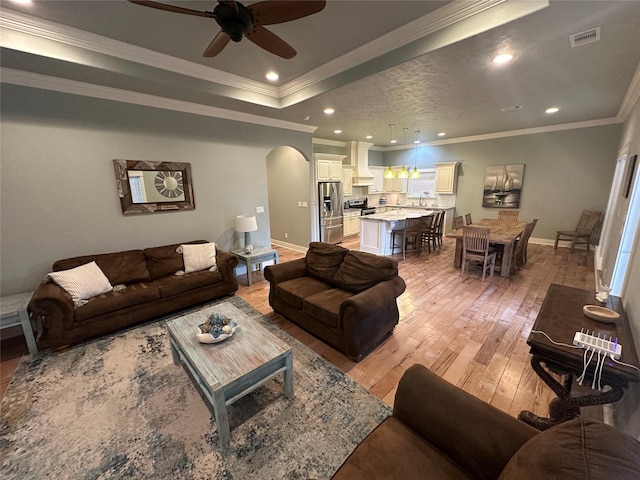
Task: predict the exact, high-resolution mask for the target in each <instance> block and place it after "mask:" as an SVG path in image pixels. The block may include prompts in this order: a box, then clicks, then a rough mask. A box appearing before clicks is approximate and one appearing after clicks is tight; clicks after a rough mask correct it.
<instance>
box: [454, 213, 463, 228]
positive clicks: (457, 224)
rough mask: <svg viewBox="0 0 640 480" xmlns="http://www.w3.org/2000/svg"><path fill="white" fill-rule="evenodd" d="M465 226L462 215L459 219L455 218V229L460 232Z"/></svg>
mask: <svg viewBox="0 0 640 480" xmlns="http://www.w3.org/2000/svg"><path fill="white" fill-rule="evenodd" d="M463 226H464V220H463V219H462V215H460V216H459V217H453V229H454V230H460V229H461V228H462V227H463Z"/></svg>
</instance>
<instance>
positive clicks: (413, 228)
mask: <svg viewBox="0 0 640 480" xmlns="http://www.w3.org/2000/svg"><path fill="white" fill-rule="evenodd" d="M421 221H422V217H416V218H407V219H406V220H405V221H404V225H403V226H402V227H400V228H397V229H394V230H391V255H393V253H394V251H395V249H396V248H400V249H402V259H403V260H404V259H406V258H407V256H406V252H407V247H408V246H410V245H413V248H414V249H415V250H416V251H417V252H418V254H420V245H419V244H420V242H419V241H418V232H419V230H420V223H421ZM396 238H399V239H400V243H399V244H397V243H396Z"/></svg>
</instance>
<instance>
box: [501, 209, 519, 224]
mask: <svg viewBox="0 0 640 480" xmlns="http://www.w3.org/2000/svg"><path fill="white" fill-rule="evenodd" d="M519 214H520V210H500V211H499V212H498V220H505V221H507V222H517V221H518V215H519Z"/></svg>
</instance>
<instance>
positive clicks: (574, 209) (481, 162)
mask: <svg viewBox="0 0 640 480" xmlns="http://www.w3.org/2000/svg"><path fill="white" fill-rule="evenodd" d="M620 132H621V126H620V125H609V126H604V127H593V128H584V129H577V130H565V131H560V132H550V133H542V134H537V135H522V136H517V137H508V138H500V139H494V140H482V141H474V142H467V143H458V144H450V145H440V146H426V145H423V146H421V147H420V148H418V157H417V166H418V168H431V167H432V166H433V164H434V163H437V162H453V161H457V162H460V164H459V170H458V172H459V174H458V189H457V198H456V212H457V214H458V215H463V214H465V213H467V212H470V213H471V216H472V218H491V217H496V216H497V209H490V208H483V207H482V190H483V178H484V168H485V166H487V165H503V164H519V163H524V164H525V167H524V182H523V190H522V197H521V202H520V218H521V219H524V220H527V219H532V218H534V217H540V221H539V222H538V224H537V226H536V230H535V231H534V233H533V237H535V238H544V239H553V238H555V232H556V230H558V229H570V228H573V227H575V225H576V223H577V221H578V218H579V217H580V212H581V211H582V210H583V209H593V210H602V211H604V210H605V209H606V207H607V201H608V198H609V189H610V188H611V180H612V178H613V172H614V170H615V164H616V152H617V149H618V142H619V138H620ZM414 155H415V152H414V151H413V150H411V151H390V152H386V154H385V159H384V161H385V164H386V163H390V164H391V165H402V163H403V161H404V163H405V165H407V164H408V163H407V162H409V160H410V161H411V166H413V158H414Z"/></svg>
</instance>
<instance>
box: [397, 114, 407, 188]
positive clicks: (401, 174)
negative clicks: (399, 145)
mask: <svg viewBox="0 0 640 480" xmlns="http://www.w3.org/2000/svg"><path fill="white" fill-rule="evenodd" d="M402 130H404V143H403V145H404V147H405V149H406V147H407V130H408V128H406V127H405V128H403V129H402ZM398 178H409V171H408V170H407V169H406V168H405V166H404V164H403V165H402V170H400V171H399V172H398Z"/></svg>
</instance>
